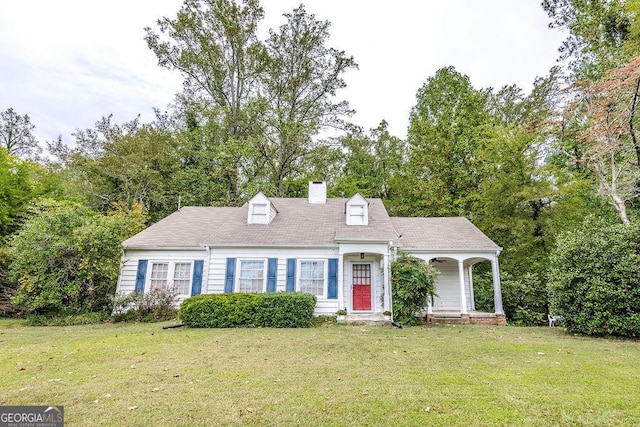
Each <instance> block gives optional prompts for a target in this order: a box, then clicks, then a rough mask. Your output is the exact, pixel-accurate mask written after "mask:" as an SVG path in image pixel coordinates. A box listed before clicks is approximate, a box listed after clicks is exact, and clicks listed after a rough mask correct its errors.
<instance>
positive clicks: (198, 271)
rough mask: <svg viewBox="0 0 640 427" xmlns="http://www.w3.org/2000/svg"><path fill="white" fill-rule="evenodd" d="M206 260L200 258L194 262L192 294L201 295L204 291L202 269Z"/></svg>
mask: <svg viewBox="0 0 640 427" xmlns="http://www.w3.org/2000/svg"><path fill="white" fill-rule="evenodd" d="M203 268H204V261H203V260H201V259H199V260H196V261H194V262H193V280H192V281H191V296H194V295H200V292H201V291H202V270H203Z"/></svg>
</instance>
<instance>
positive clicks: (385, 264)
mask: <svg viewBox="0 0 640 427" xmlns="http://www.w3.org/2000/svg"><path fill="white" fill-rule="evenodd" d="M382 268H383V271H384V273H383V282H384V284H383V288H382V293H383V301H382V305H383V307H382V311H387V310H389V311H391V280H390V274H389V255H388V254H384V255H382Z"/></svg>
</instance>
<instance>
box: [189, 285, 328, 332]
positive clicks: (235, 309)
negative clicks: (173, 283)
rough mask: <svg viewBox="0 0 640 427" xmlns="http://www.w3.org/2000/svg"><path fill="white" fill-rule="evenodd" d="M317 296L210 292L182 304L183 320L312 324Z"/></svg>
mask: <svg viewBox="0 0 640 427" xmlns="http://www.w3.org/2000/svg"><path fill="white" fill-rule="evenodd" d="M315 302H316V297H315V296H314V295H310V294H303V293H299V292H280V293H266V294H253V293H234V294H206V295H198V296H195V297H191V298H187V299H186V300H184V301H183V302H182V304H181V305H180V320H181V321H182V323H184V324H185V325H187V326H189V327H192V328H234V327H258V326H259V327H276V328H286V327H290V328H293V327H308V326H309V325H310V324H311V320H312V317H313V310H314V308H315Z"/></svg>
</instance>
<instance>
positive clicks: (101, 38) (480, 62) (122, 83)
mask: <svg viewBox="0 0 640 427" xmlns="http://www.w3.org/2000/svg"><path fill="white" fill-rule="evenodd" d="M181 4H182V1H181V0H110V1H108V2H106V1H100V2H97V1H88V0H56V1H51V0H25V1H9V0H6V1H1V2H0V110H1V111H4V110H6V109H7V108H9V107H13V108H14V109H15V110H16V111H17V112H18V113H20V114H29V116H30V117H31V121H32V123H33V124H34V125H36V131H35V134H36V137H37V138H38V139H39V140H40V141H50V140H54V139H55V138H57V137H58V135H61V136H62V139H63V141H64V142H66V143H68V144H72V143H73V138H72V136H71V133H72V132H73V131H74V130H75V129H76V128H90V127H93V126H94V124H95V122H96V121H98V120H99V119H100V117H102V116H106V115H109V114H111V113H113V115H114V120H115V121H116V122H117V123H120V122H124V121H128V120H131V119H133V118H134V117H136V115H138V114H141V115H142V120H143V121H144V122H148V121H151V120H153V117H154V115H153V108H154V107H157V108H160V109H162V110H164V109H165V108H166V106H167V105H168V104H169V103H170V102H172V100H173V98H174V95H175V93H177V92H179V91H180V89H181V82H182V79H181V77H180V75H179V74H178V73H177V72H175V71H169V70H164V69H161V68H159V67H158V66H157V60H156V58H155V56H154V55H153V53H152V52H151V51H150V50H149V49H148V47H147V46H146V43H145V42H144V40H143V36H144V30H143V28H144V27H146V26H152V27H154V26H155V22H156V20H157V19H158V18H159V17H162V16H170V17H172V18H173V17H175V15H176V13H177V11H178V10H179V8H180V5H181ZM299 4H300V1H299V0H298V1H294V0H263V1H262V5H263V7H264V9H265V15H266V16H265V20H264V21H263V29H262V30H263V31H266V28H269V27H277V26H278V25H280V24H281V23H282V22H283V18H282V13H285V12H288V11H291V10H292V9H293V8H295V7H296V6H298V5H299ZM305 5H306V9H307V11H308V12H311V13H314V14H315V15H316V17H317V18H320V19H327V20H329V21H330V22H331V23H332V25H331V43H330V44H331V45H332V46H333V47H335V48H338V49H341V50H344V51H346V53H347V54H350V55H353V56H354V57H355V60H356V62H357V63H358V64H359V70H355V71H350V72H349V73H348V75H347V76H346V77H347V78H346V80H347V83H348V88H347V89H346V90H345V91H343V92H342V93H340V98H343V99H346V100H348V101H349V102H350V104H351V106H352V107H353V108H354V109H355V110H356V111H357V113H356V115H355V116H354V117H353V119H352V121H353V122H355V123H356V124H358V125H361V126H363V127H364V128H365V129H370V128H373V127H376V126H377V125H378V123H379V122H380V120H382V119H385V120H387V121H388V122H389V127H390V130H391V133H392V134H394V135H395V136H398V137H402V138H404V137H406V129H407V126H408V117H409V112H410V110H411V107H412V106H413V105H414V104H415V95H416V92H417V90H418V89H419V88H420V87H421V86H422V85H423V84H424V82H425V81H426V79H427V78H428V77H429V76H432V75H433V74H434V73H435V72H436V70H438V69H440V68H442V67H446V66H449V65H453V66H454V67H456V69H457V70H458V71H460V72H462V73H464V74H467V75H468V76H469V77H470V78H471V81H472V83H473V85H474V86H475V87H476V88H481V87H489V86H491V87H496V88H497V87H501V86H503V85H506V84H517V85H518V86H520V87H522V88H523V89H525V90H526V91H527V92H528V91H529V90H530V89H531V85H532V83H533V80H534V79H535V77H536V76H542V75H545V74H546V73H547V72H548V70H549V69H550V68H551V67H552V66H553V65H555V64H556V58H557V57H558V53H557V49H558V47H559V45H560V43H561V41H562V39H564V35H563V34H561V33H559V32H558V31H557V30H552V29H549V28H548V25H547V24H548V21H549V20H548V18H547V16H546V14H545V13H544V11H543V10H542V8H541V7H540V0H395V1H389V0H380V1H376V0H308V1H307V2H306V3H305Z"/></svg>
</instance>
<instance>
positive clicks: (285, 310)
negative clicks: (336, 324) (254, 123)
mask: <svg viewBox="0 0 640 427" xmlns="http://www.w3.org/2000/svg"><path fill="white" fill-rule="evenodd" d="M315 307H316V297H315V295H311V294H307V293H303V292H278V293H267V294H262V305H261V311H260V314H261V319H262V321H261V322H260V323H261V326H265V327H270V328H306V327H308V326H310V325H311V323H312V320H313V310H314V309H315Z"/></svg>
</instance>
